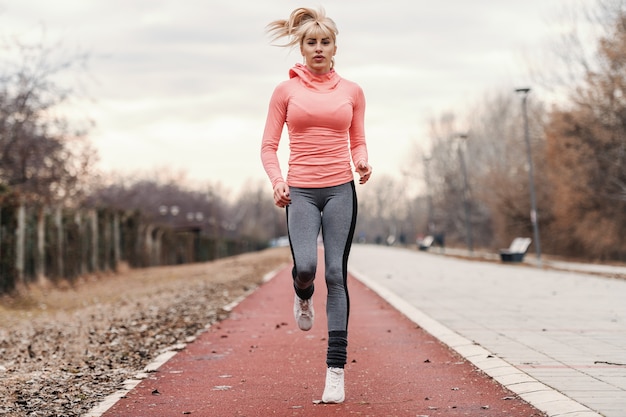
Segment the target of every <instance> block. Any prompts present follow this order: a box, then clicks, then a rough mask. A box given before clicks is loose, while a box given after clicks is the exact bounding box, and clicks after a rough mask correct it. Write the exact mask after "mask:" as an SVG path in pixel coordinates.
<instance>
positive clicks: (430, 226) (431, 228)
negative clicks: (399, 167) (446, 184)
mask: <svg viewBox="0 0 626 417" xmlns="http://www.w3.org/2000/svg"><path fill="white" fill-rule="evenodd" d="M431 159H432V157H431V156H430V155H428V156H427V155H423V156H422V161H423V162H424V180H425V181H426V189H427V192H428V200H427V203H428V226H427V233H428V234H429V235H431V234H433V233H434V231H435V222H434V217H433V191H432V185H431V181H430V161H431Z"/></svg>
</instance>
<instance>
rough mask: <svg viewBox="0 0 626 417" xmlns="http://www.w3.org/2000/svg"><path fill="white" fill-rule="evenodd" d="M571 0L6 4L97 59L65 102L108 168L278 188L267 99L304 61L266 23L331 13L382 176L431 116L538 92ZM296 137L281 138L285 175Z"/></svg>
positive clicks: (7, 10) (26, 22)
mask: <svg viewBox="0 0 626 417" xmlns="http://www.w3.org/2000/svg"><path fill="white" fill-rule="evenodd" d="M574 1H575V0H498V1H494V0H472V1H468V0H440V1H436V2H434V1H431V0H430V1H425V0H385V1H371V0H332V1H331V0H328V1H325V2H320V1H314V2H307V1H298V2H294V1H293V0H263V1H259V0H231V1H224V0H176V1H174V0H89V1H85V0H55V1H48V0H0V37H2V38H4V39H5V40H6V39H8V38H10V37H17V38H19V39H21V40H24V41H32V40H35V41H36V40H41V39H42V37H43V39H44V42H45V43H47V44H50V45H54V44H57V43H60V45H62V47H60V49H64V50H80V51H84V52H87V53H88V54H89V59H88V70H87V72H86V73H85V74H83V75H82V77H83V78H82V79H83V81H81V83H84V85H85V88H86V91H87V96H86V97H77V98H76V99H75V100H74V101H72V102H71V103H69V104H70V108H69V109H68V110H67V111H68V112H69V114H71V116H70V117H76V118H79V119H80V118H89V119H92V120H93V121H94V123H95V125H94V127H93V128H92V130H91V132H90V134H89V137H90V138H91V141H92V143H93V145H94V146H95V147H96V149H97V150H98V153H99V155H100V163H99V166H100V168H101V169H103V170H104V171H106V172H116V173H121V174H131V173H136V172H156V171H159V172H160V171H172V172H184V173H185V174H186V177H187V178H188V179H189V180H190V181H195V182H198V183H205V182H208V183H219V184H221V185H222V186H223V187H226V188H228V189H231V190H233V191H237V190H241V189H243V188H245V187H247V186H249V185H250V184H257V183H262V182H263V181H265V183H266V184H267V186H268V189H269V187H270V185H269V181H268V180H267V178H266V176H265V172H264V171H263V168H262V165H261V163H260V157H259V152H260V142H261V136H262V133H263V128H264V123H265V117H266V112H267V106H268V102H269V98H270V95H271V94H272V91H273V89H274V87H275V86H276V85H277V84H278V83H279V82H281V81H282V80H285V79H287V74H288V70H289V68H290V67H291V66H293V65H294V64H295V63H297V62H301V61H302V57H301V56H300V53H299V50H297V49H295V50H291V49H286V48H280V47H276V46H272V45H271V44H270V39H269V36H268V35H267V34H266V33H265V25H266V24H267V23H269V22H270V21H272V20H276V19H284V18H287V17H288V16H289V14H290V12H291V11H292V10H293V9H294V8H296V7H300V6H306V7H318V6H323V7H324V8H325V9H326V12H327V14H328V15H329V17H331V18H332V19H333V20H335V22H336V23H337V26H338V28H339V35H338V39H337V45H338V51H337V56H336V65H335V69H336V71H337V72H338V73H339V74H340V75H341V76H342V77H344V78H347V79H350V80H352V81H355V82H357V83H358V84H359V85H360V86H361V87H362V88H363V90H364V92H365V96H366V100H367V110H366V125H365V126H366V135H367V142H368V149H369V154H370V163H371V165H372V166H373V168H374V174H373V175H374V177H375V176H376V175H378V176H381V177H382V176H383V175H385V176H390V177H392V178H394V177H399V176H400V175H401V172H402V171H407V170H409V171H410V170H411V169H412V168H413V167H411V162H412V161H411V159H412V154H413V153H414V152H415V149H416V147H422V148H424V147H427V146H428V143H429V140H430V138H429V137H428V126H429V122H430V121H431V120H432V119H433V118H437V117H438V116H440V115H441V114H442V113H444V112H446V111H455V112H458V113H462V112H463V109H464V108H467V106H470V105H471V104H472V103H474V102H477V101H479V100H480V98H481V97H482V96H483V95H485V94H486V93H488V92H490V91H494V90H498V91H500V90H504V91H506V90H507V89H510V91H511V93H512V94H514V93H513V90H514V89H515V88H517V87H527V86H528V87H533V85H532V80H531V78H530V77H529V75H528V68H529V66H528V60H529V57H531V58H530V59H532V57H533V56H536V55H535V54H536V53H537V52H538V51H540V50H542V49H545V48H546V47H548V44H549V43H550V42H551V41H552V40H554V39H555V38H556V37H558V36H559V33H561V31H563V28H562V27H561V26H560V25H559V24H558V23H557V22H558V17H559V16H560V15H561V14H562V11H563V9H564V8H567V7H571V5H572V4H573V2H574ZM85 80H86V81H85ZM533 91H535V90H533ZM536 94H540V91H539V90H537V92H536ZM285 130H286V129H285ZM287 146H288V139H287V138H286V137H285V135H283V140H282V141H281V149H280V151H279V155H280V158H281V163H282V165H283V171H284V172H286V158H287V152H288V150H287ZM374 177H373V178H374Z"/></svg>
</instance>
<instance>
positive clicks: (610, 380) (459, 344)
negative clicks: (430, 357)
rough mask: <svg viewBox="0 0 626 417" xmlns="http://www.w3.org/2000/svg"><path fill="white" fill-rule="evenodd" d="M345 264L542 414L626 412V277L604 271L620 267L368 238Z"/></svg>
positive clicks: (614, 415) (620, 416)
mask: <svg viewBox="0 0 626 417" xmlns="http://www.w3.org/2000/svg"><path fill="white" fill-rule="evenodd" d="M350 262H351V264H350V265H351V268H352V272H353V273H354V274H355V275H356V276H357V277H359V278H360V279H361V280H363V281H364V282H365V283H367V285H368V286H369V287H370V288H373V289H374V290H376V291H377V292H378V293H379V294H380V295H381V296H383V297H384V298H385V299H387V300H388V301H389V302H390V303H392V304H393V305H394V306H395V307H396V308H398V309H399V310H400V311H402V312H403V313H404V314H405V315H407V316H408V317H410V318H411V319H412V320H413V321H415V322H416V323H418V324H419V325H420V326H422V327H423V328H425V329H426V330H427V331H428V332H430V333H431V334H432V335H434V336H435V337H437V338H438V339H439V340H441V341H442V342H444V343H445V344H447V345H448V346H450V347H452V348H453V349H455V350H456V351H457V352H459V354H461V355H463V356H464V357H465V358H468V359H469V360H471V361H472V362H473V363H474V364H475V365H476V366H478V367H479V368H480V369H482V370H484V371H485V372H486V373H488V374H489V375H491V376H492V377H493V378H494V379H495V380H497V381H498V382H500V383H501V384H503V385H504V386H506V387H507V388H508V389H511V390H512V391H514V392H516V393H517V394H519V395H520V396H522V397H523V398H524V399H526V400H527V401H529V402H531V403H532V404H534V405H535V406H537V407H538V408H539V409H541V410H542V411H544V412H546V413H547V414H548V415H550V416H568V417H571V416H576V417H583V416H584V417H592V416H593V417H596V416H600V415H602V416H606V417H624V416H626V411H625V410H626V302H625V300H626V280H624V279H616V278H607V277H605V276H602V275H604V274H609V275H610V276H621V275H619V274H621V272H622V271H623V270H622V269H619V268H618V267H604V266H602V265H585V264H563V265H559V267H560V269H561V270H554V269H541V268H537V267H535V266H533V265H528V264H518V265H515V264H503V263H498V262H476V261H469V260H467V259H458V258H455V257H454V256H441V255H440V254H438V253H436V251H435V252H433V253H429V252H420V251H415V250H407V249H398V248H388V247H383V246H368V245H355V246H354V247H353V249H352V252H351V257H350ZM573 270H576V271H578V272H573ZM582 271H585V272H587V273H583V272H582ZM591 271H593V272H594V273H595V274H599V275H590V274H588V273H589V272H591ZM485 353H487V354H490V355H492V356H494V357H496V358H495V359H497V360H498V361H501V363H502V366H501V367H500V369H491V363H493V362H491V363H490V364H485V363H484V360H483V358H484V356H485Z"/></svg>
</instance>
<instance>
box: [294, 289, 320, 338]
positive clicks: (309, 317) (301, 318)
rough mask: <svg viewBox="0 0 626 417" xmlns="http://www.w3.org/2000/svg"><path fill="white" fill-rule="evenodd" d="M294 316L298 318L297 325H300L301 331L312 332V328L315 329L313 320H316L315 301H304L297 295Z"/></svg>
mask: <svg viewBox="0 0 626 417" xmlns="http://www.w3.org/2000/svg"><path fill="white" fill-rule="evenodd" d="M293 315H294V316H295V318H296V323H298V327H299V328H300V330H304V331H306V330H311V327H313V319H314V318H315V311H313V299H312V298H309V299H308V300H302V299H301V298H300V297H298V296H297V295H296V297H295V299H294V301H293Z"/></svg>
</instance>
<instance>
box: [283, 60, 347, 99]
mask: <svg viewBox="0 0 626 417" xmlns="http://www.w3.org/2000/svg"><path fill="white" fill-rule="evenodd" d="M289 78H299V79H300V82H302V83H303V84H304V85H305V86H307V87H308V88H310V89H312V90H315V91H321V92H324V91H331V90H334V89H335V88H336V87H337V84H339V81H341V77H340V76H339V74H337V73H336V72H335V70H334V69H331V70H330V71H329V72H327V73H326V74H322V75H316V74H313V73H312V72H311V71H309V69H308V68H307V67H306V66H305V65H302V64H296V65H295V66H294V67H293V68H291V69H290V70H289Z"/></svg>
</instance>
